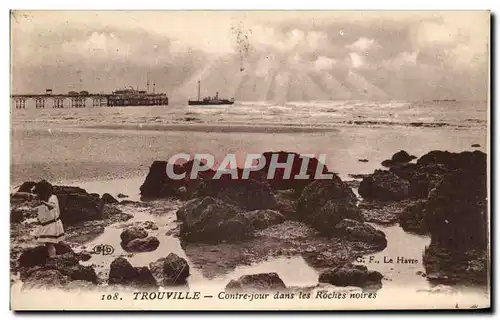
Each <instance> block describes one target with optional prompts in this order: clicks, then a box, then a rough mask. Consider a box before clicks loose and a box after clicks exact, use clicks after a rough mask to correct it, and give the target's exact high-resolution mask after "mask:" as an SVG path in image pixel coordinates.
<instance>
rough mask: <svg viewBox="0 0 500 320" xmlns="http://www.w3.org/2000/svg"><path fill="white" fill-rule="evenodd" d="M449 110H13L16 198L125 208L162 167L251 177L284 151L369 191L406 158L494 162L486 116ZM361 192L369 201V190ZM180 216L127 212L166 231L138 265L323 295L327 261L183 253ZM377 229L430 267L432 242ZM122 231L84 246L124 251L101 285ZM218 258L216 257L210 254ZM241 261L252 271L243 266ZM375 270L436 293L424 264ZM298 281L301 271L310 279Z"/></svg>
mask: <svg viewBox="0 0 500 320" xmlns="http://www.w3.org/2000/svg"><path fill="white" fill-rule="evenodd" d="M448 104H449V103H448ZM465 106H466V107H465ZM311 109H312V110H314V111H310V110H311ZM307 110H309V111H307ZM440 110H441V111H443V112H440ZM444 110H446V111H444ZM449 110H450V106H449V105H447V106H442V105H440V104H438V103H437V104H436V103H435V104H434V105H433V104H432V103H427V104H423V103H412V102H394V103H390V102H384V103H381V102H369V103H368V102H366V103H361V102H342V103H340V102H329V103H327V102H322V103H318V104H316V105H315V104H314V103H302V104H300V103H290V104H287V105H285V106H272V105H271V106H269V105H267V104H259V105H247V104H245V105H235V106H231V107H227V106H226V107H188V106H172V107H128V108H86V109H63V110H61V109H53V110H51V109H45V110H33V109H27V110H13V111H12V136H11V141H12V142H11V159H12V160H11V161H12V162H11V189H12V190H15V189H16V187H18V186H19V185H21V184H22V183H23V182H25V181H37V180H40V179H47V180H49V181H50V182H52V183H54V184H59V185H61V184H62V185H69V186H78V187H81V188H84V189H85V190H87V191H88V192H89V193H90V192H93V193H97V194H99V195H102V194H104V193H109V194H111V195H112V196H113V197H117V195H118V194H119V193H124V194H126V195H127V196H128V198H127V199H128V200H133V201H138V200H139V199H140V194H139V187H140V186H141V184H142V183H143V182H144V179H145V177H146V175H147V174H148V171H149V168H150V166H151V164H152V163H153V161H155V160H163V161H166V160H168V158H169V157H170V156H172V155H173V154H176V153H188V154H194V153H206V154H211V155H213V156H214V157H215V158H216V159H218V160H221V159H222V158H223V157H224V156H225V155H226V154H227V153H234V154H236V155H237V159H238V161H239V164H240V166H241V164H242V161H243V159H244V156H245V155H246V154H250V153H263V152H267V151H275V152H277V151H281V150H283V151H287V152H296V153H300V154H313V155H315V156H317V155H319V154H324V155H326V160H325V164H326V165H327V166H328V168H329V170H330V171H332V172H334V173H336V174H338V176H339V177H340V178H341V179H342V180H343V181H357V182H356V184H359V181H360V179H357V178H354V177H355V176H356V175H366V174H371V173H372V172H374V170H376V169H382V168H383V166H381V162H382V161H384V160H386V159H389V158H391V156H392V155H393V154H394V153H395V152H397V151H399V150H405V151H407V152H408V153H409V154H411V155H415V156H416V157H421V156H423V155H424V154H426V153H428V152H429V151H432V150H447V151H450V152H462V151H475V150H480V151H483V152H487V150H488V141H487V127H486V121H487V119H485V115H486V111H485V110H486V105H484V104H481V103H468V104H467V103H461V104H460V106H458V105H457V106H456V109H455V110H454V112H450V111H449ZM477 144H478V145H479V146H475V147H473V146H472V145H477ZM360 160H361V161H360ZM353 190H354V192H356V194H357V193H358V190H357V187H355V188H354V189H353ZM163 205H164V204H163ZM168 205H169V208H170V209H169V210H167V211H168V212H167V213H165V214H164V215H162V216H158V215H155V214H153V213H152V211H151V210H153V209H154V208H156V207H155V205H153V207H152V208H153V209H147V208H146V209H140V208H134V207H132V208H129V207H124V208H122V209H123V210H126V212H127V213H129V214H131V215H132V216H133V218H132V219H131V220H130V221H129V222H127V223H129V224H130V223H134V222H138V223H142V222H144V221H154V222H155V224H157V225H158V227H159V228H158V230H156V231H150V233H151V235H153V236H155V237H157V238H158V239H159V240H160V247H159V249H157V250H155V251H153V252H147V253H137V254H134V255H128V257H129V259H130V261H131V263H132V265H134V266H140V265H147V264H148V263H150V262H151V261H154V260H156V259H158V258H161V257H162V256H164V255H165V253H167V252H174V253H176V254H177V255H179V256H180V257H182V258H185V259H186V260H187V261H188V262H189V264H190V266H191V276H190V277H189V278H188V282H189V286H190V288H194V289H203V288H205V287H208V286H214V287H216V288H218V289H220V288H223V287H224V285H225V284H227V282H228V281H230V280H231V279H235V278H237V277H239V276H241V275H244V274H250V273H257V272H278V274H279V275H280V277H281V278H282V279H283V280H284V282H285V284H286V285H287V286H313V285H315V284H316V282H317V277H318V275H319V273H320V270H321V268H319V269H318V268H317V266H316V264H317V261H316V262H313V263H311V261H308V260H304V258H303V257H302V256H301V255H296V254H291V253H288V254H285V255H284V256H281V255H280V254H279V253H276V252H278V251H277V249H276V248H274V247H269V248H266V249H269V250H271V251H273V250H275V249H276V250H275V251H276V252H275V253H274V254H269V256H266V255H267V253H266V255H263V254H261V253H259V252H260V251H264V249H263V248H261V249H258V246H259V245H258V244H255V243H253V242H250V243H248V244H246V245H244V246H243V247H244V248H245V250H249V251H252V250H255V251H257V253H255V252H253V253H252V254H250V258H249V259H246V258H245V257H246V256H244V255H242V254H240V253H238V254H236V252H240V251H241V247H235V248H234V247H224V246H222V247H219V246H217V245H216V246H210V247H208V248H204V247H197V246H187V247H186V246H185V245H182V244H181V242H180V241H179V239H178V237H177V236H176V235H175V232H174V235H172V230H175V229H176V228H177V227H178V224H177V222H176V219H175V212H176V211H177V209H178V208H179V207H180V206H181V205H182V202H176V201H174V202H169V204H168ZM153 211H154V210H153ZM373 225H374V226H375V227H376V228H378V229H379V230H382V231H383V232H384V233H385V235H386V237H387V241H388V245H387V248H385V249H384V250H383V251H380V252H378V253H376V254H377V255H378V256H379V257H384V256H398V255H401V254H406V255H409V256H417V257H421V255H422V253H423V252H424V250H425V249H426V247H427V246H428V245H429V243H430V238H429V236H426V235H415V234H411V233H407V232H404V231H403V229H401V227H400V226H399V225H398V224H396V225H392V226H384V225H380V224H373ZM292 227H293V226H292ZM122 229H123V223H121V224H120V223H114V224H111V225H109V226H105V231H104V233H102V234H100V235H96V237H94V238H93V239H91V240H89V241H87V242H85V243H80V244H79V246H80V247H83V248H93V247H94V246H96V245H99V244H101V243H107V244H110V245H112V246H113V247H115V248H118V249H117V251H116V252H115V253H114V254H113V255H112V256H108V257H106V256H93V257H92V258H91V260H90V261H89V262H88V263H87V264H86V265H90V266H94V267H95V268H96V271H97V273H98V275H99V277H100V278H101V279H106V278H107V277H108V273H109V263H110V262H111V260H112V259H113V258H114V257H117V256H119V255H121V254H125V255H126V254H127V252H125V251H123V250H121V249H119V247H120V244H119V242H118V240H119V234H120V232H121V231H122ZM269 232H282V231H281V230H280V229H278V230H276V231H273V230H271V231H269ZM262 237H273V235H272V234H271V235H262ZM252 243H253V244H254V247H252ZM315 245H317V244H315ZM212 251H213V252H214V253H213V254H210V253H208V254H205V253H206V252H212ZM203 252H205V253H204V254H202V253H203ZM224 252H225V253H224ZM273 252H274V251H273ZM290 252H293V251H290ZM220 254H223V256H224V258H223V259H228V260H231V258H233V260H235V261H231V262H230V263H229V262H227V261H226V262H220V261H218V260H219V259H220ZM231 254H233V255H236V256H235V257H231ZM370 254H371V253H370ZM363 256H366V257H368V256H369V254H366V255H363ZM240 258H241V261H240V262H238V261H236V260H238V259H240ZM371 267H372V268H374V269H377V270H380V271H381V272H382V274H383V275H384V276H385V278H384V280H383V283H384V284H383V289H382V291H381V292H382V293H383V292H384V291H383V290H385V292H386V293H387V294H389V292H391V290H399V289H401V288H402V287H404V286H408V284H409V283H411V291H412V292H416V291H418V290H424V291H426V290H430V288H431V287H432V286H430V284H429V283H428V282H427V280H426V279H425V278H424V277H422V276H421V274H423V273H424V272H425V269H424V266H423V264H422V260H421V259H419V262H418V264H416V265H415V266H412V267H411V268H409V269H403V270H404V271H402V272H399V271H398V272H396V271H394V268H392V269H391V268H389V267H387V266H386V265H384V266H380V267H377V266H371ZM291 270H298V272H299V273H300V276H297V273H296V272H297V271H296V272H292V273H291ZM443 290H444V289H443ZM445 291H446V290H445ZM483 294H484V293H483V292H482V291H479V294H477V295H476V293H474V295H473V296H474V297H475V298H474V299H476V298H478V297H479V298H478V299H479V300H481V299H482V298H481V297H483Z"/></svg>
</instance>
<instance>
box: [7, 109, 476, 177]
mask: <svg viewBox="0 0 500 320" xmlns="http://www.w3.org/2000/svg"><path fill="white" fill-rule="evenodd" d="M359 104H360V103H353V104H352V106H349V104H348V103H345V105H347V106H344V105H341V106H340V107H339V103H330V105H323V106H321V107H311V108H315V109H318V112H314V111H313V112H310V113H309V114H307V115H306V114H305V112H306V110H305V109H307V108H309V105H306V106H295V105H294V104H290V105H289V106H285V107H274V108H275V109H276V108H281V109H278V110H282V109H284V108H285V110H286V111H280V112H279V113H276V111H272V110H273V109H272V108H271V111H270V110H268V109H267V108H269V106H266V105H259V106H257V107H256V108H255V109H256V110H257V111H260V113H257V111H256V110H255V109H253V108H251V107H252V106H247V105H241V106H238V105H236V106H231V107H228V106H221V107H203V106H202V107H193V106H172V107H170V106H169V107H149V108H148V107H130V108H87V109H64V110H61V109H46V110H33V109H26V110H13V111H12V138H11V141H12V142H11V154H12V157H11V159H12V160H11V161H12V163H11V184H12V185H13V186H15V185H18V184H20V183H22V182H23V181H26V180H27V179H30V178H31V179H34V178H41V177H45V178H47V179H50V180H51V181H57V182H64V181H66V182H67V181H87V180H104V179H118V178H132V177H143V176H145V174H146V173H147V169H148V168H149V166H150V165H151V163H152V162H153V161H154V160H168V158H169V157H170V156H171V155H173V154H175V153H209V154H212V155H214V156H215V158H216V159H217V158H218V159H221V158H223V157H224V155H225V154H227V153H236V154H242V155H244V154H248V153H261V152H265V151H270V150H273V151H280V150H285V151H293V152H298V153H310V154H311V153H312V154H322V153H323V154H326V159H327V163H326V164H327V165H328V167H329V168H332V170H333V171H334V172H337V173H339V174H340V175H341V177H342V178H344V177H346V176H347V174H349V173H369V172H372V171H373V170H374V169H375V168H378V167H380V162H381V161H383V160H384V159H386V158H387V157H388V156H390V155H391V154H392V153H394V152H395V151H397V150H407V151H408V152H410V153H412V154H415V155H417V156H418V155H423V154H425V153H426V152H428V151H431V150H436V149H439V150H449V151H464V150H471V145H472V144H476V143H477V144H480V147H479V150H483V151H485V150H486V125H485V124H486V119H485V118H484V117H485V114H486V112H485V110H486V106H485V105H483V104H478V103H470V104H469V105H467V106H468V107H467V108H464V107H463V108H462V109H460V112H449V111H448V112H446V113H439V112H436V111H433V112H434V113H435V115H434V114H432V113H430V112H429V113H424V111H426V110H433V109H432V106H428V107H426V109H425V110H424V111H419V112H416V111H414V113H416V114H417V113H421V116H420V117H418V116H417V117H410V116H408V106H407V104H402V103H395V104H394V107H390V106H388V105H389V104H388V103H380V104H376V103H365V104H364V105H363V106H359ZM356 106H357V107H356ZM377 106H378V108H377ZM437 107H439V105H438V106H437ZM459 107H461V106H457V108H459ZM205 108H206V109H205ZM355 108H357V109H355ZM416 108H417V107H416ZM441 108H443V106H441ZM294 109H297V112H296V114H297V115H298V116H297V117H295V116H291V115H289V116H287V117H286V118H285V115H286V114H287V112H288V111H289V110H294ZM315 109H314V110H315ZM353 110H354V112H353ZM447 110H448V109H447ZM328 111H330V112H328ZM291 113H292V115H293V111H291ZM368 114H371V117H370V118H363V119H365V121H370V123H367V124H365V123H361V124H352V123H350V122H352V121H355V119H359V118H358V117H360V116H364V117H368ZM389 114H391V116H389ZM186 115H187V116H188V117H196V118H197V119H199V120H198V121H197V122H195V123H192V122H193V121H186V120H184V119H182V117H186ZM331 115H334V116H331ZM328 116H330V117H328ZM216 117H217V121H215V118H216ZM219 119H222V121H218V120H219ZM395 119H396V120H395ZM316 121H317V123H316ZM416 122H424V123H426V124H427V126H415V125H412V123H416ZM373 123H376V124H373ZM435 123H446V124H447V126H438V127H433V126H432V124H435ZM358 159H368V160H369V162H366V163H361V162H358Z"/></svg>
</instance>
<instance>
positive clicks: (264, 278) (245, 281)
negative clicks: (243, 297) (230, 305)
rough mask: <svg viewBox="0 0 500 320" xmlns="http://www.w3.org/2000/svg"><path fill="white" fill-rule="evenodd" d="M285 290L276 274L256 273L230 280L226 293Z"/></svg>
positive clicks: (283, 284)
mask: <svg viewBox="0 0 500 320" xmlns="http://www.w3.org/2000/svg"><path fill="white" fill-rule="evenodd" d="M282 289H286V286H285V283H284V282H283V280H281V278H280V277H279V276H278V274H277V273H275V272H271V273H258V274H249V275H244V276H241V277H239V278H238V280H231V281H230V282H229V283H228V284H227V286H226V290H227V291H271V290H282Z"/></svg>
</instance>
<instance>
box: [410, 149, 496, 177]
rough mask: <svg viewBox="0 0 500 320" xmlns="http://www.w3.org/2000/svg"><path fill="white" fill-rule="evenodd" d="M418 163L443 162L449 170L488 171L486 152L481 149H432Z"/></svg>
mask: <svg viewBox="0 0 500 320" xmlns="http://www.w3.org/2000/svg"><path fill="white" fill-rule="evenodd" d="M417 164H418V165H422V166H424V165H429V164H442V165H444V166H445V167H446V169H448V170H459V169H460V170H466V171H471V172H472V171H473V172H476V173H481V172H486V165H487V159H486V154H485V153H484V152H481V151H477V150H476V151H473V152H469V151H464V152H460V153H451V152H448V151H439V150H434V151H431V152H429V153H427V154H425V155H423V156H422V157H420V158H419V159H418V160H417Z"/></svg>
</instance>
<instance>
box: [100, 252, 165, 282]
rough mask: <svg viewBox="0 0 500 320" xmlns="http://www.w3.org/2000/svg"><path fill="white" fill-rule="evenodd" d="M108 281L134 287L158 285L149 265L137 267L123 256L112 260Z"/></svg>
mask: <svg viewBox="0 0 500 320" xmlns="http://www.w3.org/2000/svg"><path fill="white" fill-rule="evenodd" d="M108 283H109V284H118V285H125V286H130V287H134V288H157V287H158V284H157V283H156V280H155V278H154V277H153V275H152V274H151V271H150V270H149V269H148V268H147V267H140V268H135V267H133V266H132V265H131V264H130V262H128V261H127V259H125V258H123V257H118V258H116V259H115V260H113V262H111V266H110V269H109V278H108Z"/></svg>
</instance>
